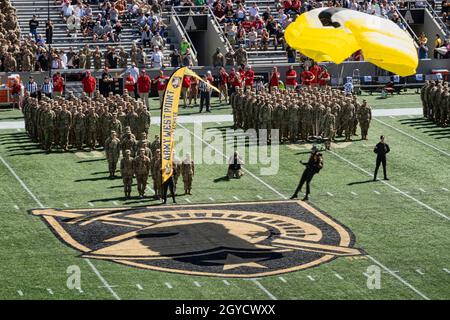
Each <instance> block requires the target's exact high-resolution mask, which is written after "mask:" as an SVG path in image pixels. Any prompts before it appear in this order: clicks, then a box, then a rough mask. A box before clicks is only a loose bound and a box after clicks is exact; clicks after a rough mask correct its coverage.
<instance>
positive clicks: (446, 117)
mask: <svg viewBox="0 0 450 320" xmlns="http://www.w3.org/2000/svg"><path fill="white" fill-rule="evenodd" d="M420 98H421V99H422V109H423V116H424V117H425V118H427V119H428V120H430V121H433V122H434V123H436V124H437V125H438V126H441V127H447V126H448V125H449V124H450V88H449V84H448V82H443V81H428V80H427V81H425V85H424V86H423V87H422V89H421V90H420Z"/></svg>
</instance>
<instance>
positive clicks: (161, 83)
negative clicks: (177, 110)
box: [153, 70, 169, 107]
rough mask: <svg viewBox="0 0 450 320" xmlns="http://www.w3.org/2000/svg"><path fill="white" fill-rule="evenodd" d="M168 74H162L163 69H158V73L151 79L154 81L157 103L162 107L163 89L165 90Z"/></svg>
mask: <svg viewBox="0 0 450 320" xmlns="http://www.w3.org/2000/svg"><path fill="white" fill-rule="evenodd" d="M168 79H169V77H168V76H166V75H165V74H164V71H162V70H159V75H158V76H157V77H156V78H155V79H153V82H156V90H157V91H158V96H159V103H160V105H161V107H162V104H163V101H164V91H166V87H167V80H168Z"/></svg>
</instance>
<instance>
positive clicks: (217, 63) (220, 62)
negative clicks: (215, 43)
mask: <svg viewBox="0 0 450 320" xmlns="http://www.w3.org/2000/svg"><path fill="white" fill-rule="evenodd" d="M224 59H225V57H224V55H223V54H222V52H220V48H216V52H214V54H213V56H212V61H213V66H214V67H223V66H224V62H225V61H224Z"/></svg>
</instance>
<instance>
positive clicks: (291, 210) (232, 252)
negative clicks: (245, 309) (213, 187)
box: [32, 201, 363, 278]
mask: <svg viewBox="0 0 450 320" xmlns="http://www.w3.org/2000/svg"><path fill="white" fill-rule="evenodd" d="M279 212H286V214H280V213H279ZM32 214H33V215H37V216H40V217H41V218H42V219H43V220H44V221H45V223H46V224H47V225H48V226H49V227H50V228H51V229H52V230H53V232H54V233H56V234H57V235H58V237H59V239H61V240H62V241H64V242H65V243H66V244H68V245H70V246H71V247H73V248H75V249H76V250H78V251H80V252H81V257H85V258H93V259H101V260H109V261H113V262H116V263H121V264H125V265H129V266H133V267H139V268H144V269H152V270H159V271H167V272H175V273H182V274H189V275H203V276H222V277H240V278H246V277H248V278H251V277H261V276H268V275H275V274H281V273H286V272H291V271H297V270H302V269H306V268H311V267H314V266H317V265H319V264H322V263H325V262H329V261H331V260H333V259H335V258H337V257H340V256H353V255H361V254H363V252H362V250H360V249H356V248H353V244H354V236H353V235H352V233H351V232H350V231H349V230H348V229H347V228H346V227H344V226H343V225H341V224H339V223H338V222H337V221H335V220H333V219H332V218H330V217H329V216H328V215H326V214H324V213H322V212H320V211H319V210H317V209H315V208H313V207H311V206H310V205H308V204H306V203H303V202H294V201H277V202H258V203H238V204H216V205H187V206H179V207H146V208H114V209H80V210H55V209H39V210H33V211H32Z"/></svg>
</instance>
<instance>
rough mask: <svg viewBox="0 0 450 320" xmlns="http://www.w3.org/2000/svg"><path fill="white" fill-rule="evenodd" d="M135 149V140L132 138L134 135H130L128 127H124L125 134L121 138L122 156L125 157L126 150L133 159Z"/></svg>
mask: <svg viewBox="0 0 450 320" xmlns="http://www.w3.org/2000/svg"><path fill="white" fill-rule="evenodd" d="M135 147H136V138H135V137H134V134H132V133H131V129H130V127H125V133H124V134H123V136H122V138H121V149H122V156H125V151H126V150H130V151H131V156H132V157H134V155H135Z"/></svg>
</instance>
